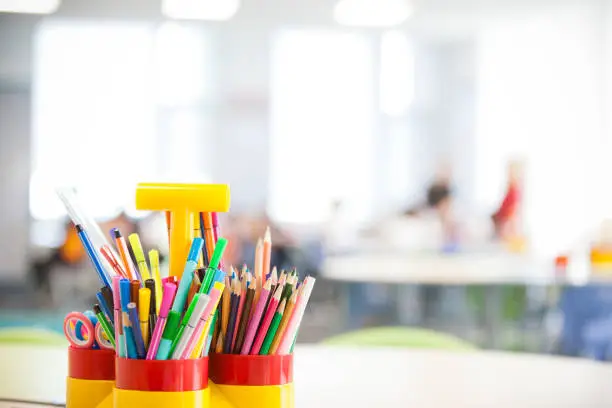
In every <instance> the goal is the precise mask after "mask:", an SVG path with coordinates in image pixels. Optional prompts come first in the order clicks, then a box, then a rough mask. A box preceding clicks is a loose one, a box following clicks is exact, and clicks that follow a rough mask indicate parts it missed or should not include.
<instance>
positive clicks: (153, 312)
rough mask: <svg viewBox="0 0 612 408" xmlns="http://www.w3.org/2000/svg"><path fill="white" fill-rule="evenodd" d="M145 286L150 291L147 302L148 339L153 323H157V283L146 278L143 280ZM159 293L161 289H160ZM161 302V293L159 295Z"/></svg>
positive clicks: (151, 335) (150, 335) (153, 328)
mask: <svg viewBox="0 0 612 408" xmlns="http://www.w3.org/2000/svg"><path fill="white" fill-rule="evenodd" d="M145 288H147V289H149V292H150V293H151V301H150V302H149V312H148V313H149V340H150V339H151V337H153V330H155V324H156V323H157V285H156V283H155V281H154V280H153V279H147V280H146V281H145ZM160 293H161V291H160ZM159 300H160V302H159V303H160V304H161V295H160V298H159Z"/></svg>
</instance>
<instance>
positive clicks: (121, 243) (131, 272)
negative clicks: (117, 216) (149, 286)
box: [111, 228, 138, 280]
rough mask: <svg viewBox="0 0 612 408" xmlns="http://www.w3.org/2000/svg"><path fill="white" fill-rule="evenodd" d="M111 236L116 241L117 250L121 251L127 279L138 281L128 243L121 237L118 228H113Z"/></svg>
mask: <svg viewBox="0 0 612 408" xmlns="http://www.w3.org/2000/svg"><path fill="white" fill-rule="evenodd" d="M111 235H112V237H113V239H114V240H115V244H116V245H117V249H118V250H119V256H120V257H121V262H123V268H124V270H125V272H126V274H127V276H126V277H127V278H128V279H130V280H134V279H137V278H138V276H137V275H136V270H135V269H134V265H133V264H132V260H131V259H130V252H129V250H128V246H127V243H126V242H125V238H123V236H122V235H121V232H120V231H119V230H118V229H117V228H113V229H112V230H111Z"/></svg>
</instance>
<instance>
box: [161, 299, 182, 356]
mask: <svg viewBox="0 0 612 408" xmlns="http://www.w3.org/2000/svg"><path fill="white" fill-rule="evenodd" d="M180 322H181V314H180V313H179V312H177V311H175V310H171V311H170V312H168V319H167V320H166V327H165V328H164V334H162V339H161V341H160V342H159V348H158V349H157V355H156V356H155V359H156V360H168V358H169V357H170V347H172V341H173V340H174V338H175V337H176V334H177V333H178V330H179V324H180Z"/></svg>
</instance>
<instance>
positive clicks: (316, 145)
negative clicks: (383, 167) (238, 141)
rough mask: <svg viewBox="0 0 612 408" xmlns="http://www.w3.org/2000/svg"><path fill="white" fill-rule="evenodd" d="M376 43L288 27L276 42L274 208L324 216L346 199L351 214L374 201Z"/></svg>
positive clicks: (294, 215) (297, 215)
mask: <svg viewBox="0 0 612 408" xmlns="http://www.w3.org/2000/svg"><path fill="white" fill-rule="evenodd" d="M373 56H374V53H373V48H372V44H371V43H370V42H369V41H368V39H367V38H365V37H362V36H361V35H358V34H351V33H339V32H333V31H315V30H286V31H281V32H279V33H278V35H277V36H276V38H275V40H274V43H273V48H272V84H271V85H272V108H271V114H272V135H271V180H270V185H271V188H270V196H269V206H268V208H269V211H270V214H271V216H272V217H273V218H274V219H276V220H278V221H282V222H292V223H309V222H321V221H323V220H325V219H327V217H329V216H330V211H331V208H332V202H333V201H335V200H341V201H342V202H343V204H344V205H343V207H344V208H345V210H346V211H347V213H348V216H349V217H350V219H352V220H356V221H358V220H362V219H364V218H366V217H367V215H368V212H369V211H370V210H371V205H372V202H373V194H374V192H373V189H372V187H373V180H372V179H373V176H374V169H373V152H374V140H373V139H374V137H373V136H374V135H373V125H374V114H375V110H376V107H375V106H374V102H373V101H375V99H376V98H374V97H373V92H374V90H375V84H374V74H373Z"/></svg>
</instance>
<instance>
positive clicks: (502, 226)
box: [491, 160, 523, 239]
mask: <svg viewBox="0 0 612 408" xmlns="http://www.w3.org/2000/svg"><path fill="white" fill-rule="evenodd" d="M522 173H523V166H522V163H521V162H520V161H518V160H512V161H510V162H509V163H508V167H507V181H506V193H505V194H504V198H503V200H502V202H501V204H500V206H499V208H498V209H497V211H495V213H493V215H491V219H492V221H493V226H494V228H495V236H496V237H497V238H501V239H508V238H512V237H516V236H518V235H519V234H520V231H519V229H520V228H519V210H520V204H521V198H522V187H523V186H522V184H523V183H522V181H523V180H522V178H523V177H522V176H523V175H522Z"/></svg>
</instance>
